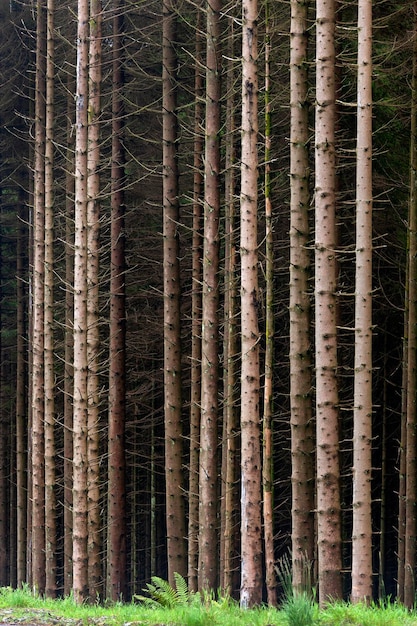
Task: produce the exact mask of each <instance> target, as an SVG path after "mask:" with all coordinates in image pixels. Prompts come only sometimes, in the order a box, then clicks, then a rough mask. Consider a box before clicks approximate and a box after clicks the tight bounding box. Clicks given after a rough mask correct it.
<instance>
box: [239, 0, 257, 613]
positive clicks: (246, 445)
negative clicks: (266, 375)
mask: <svg viewBox="0 0 417 626" xmlns="http://www.w3.org/2000/svg"><path fill="white" fill-rule="evenodd" d="M242 17H243V27H242V154H241V159H242V164H241V194H240V250H241V354H242V372H241V434H242V458H241V469H242V474H241V480H242V496H241V515H242V518H241V539H242V553H241V556H242V570H241V588H240V604H241V606H242V607H243V608H247V607H251V606H254V605H257V604H260V603H261V601H262V582H263V581H262V537H261V452H260V408H259V400H260V372H259V340H260V334H259V328H258V306H259V290H258V241H257V232H258V226H257V210H258V185H257V181H258V152H257V141H258V72H257V60H258V50H257V20H258V7H257V2H256V0H243V3H242Z"/></svg>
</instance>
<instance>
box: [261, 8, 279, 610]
mask: <svg viewBox="0 0 417 626" xmlns="http://www.w3.org/2000/svg"><path fill="white" fill-rule="evenodd" d="M265 11H266V34H265V282H266V303H265V308H266V323H265V326H266V328H265V382H264V414H263V455H262V473H263V523H264V544H265V569H266V576H265V578H266V580H265V582H266V591H267V597H268V605H269V606H276V605H277V580H276V574H275V556H274V490H273V485H274V462H273V432H272V415H273V365H274V237H273V230H272V216H273V212H272V197H271V164H270V159H271V114H272V110H271V102H270V51H271V40H270V39H271V33H270V24H269V5H268V4H267V5H266V8H265Z"/></svg>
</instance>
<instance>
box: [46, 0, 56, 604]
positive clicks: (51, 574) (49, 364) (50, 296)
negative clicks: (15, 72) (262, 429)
mask: <svg viewBox="0 0 417 626" xmlns="http://www.w3.org/2000/svg"><path fill="white" fill-rule="evenodd" d="M54 19H55V3H54V0H48V2H47V41H46V141H45V267H44V329H45V330H44V334H45V339H44V360H45V406H44V412H45V425H44V430H45V559H46V573H45V575H46V589H45V591H46V595H47V597H49V598H54V597H55V596H56V592H57V590H56V574H57V571H56V568H57V564H56V553H57V536H56V532H57V529H56V493H55V484H56V471H55V455H56V448H55V370H54V195H55V189H54V80H55V33H54V28H55V27H54Z"/></svg>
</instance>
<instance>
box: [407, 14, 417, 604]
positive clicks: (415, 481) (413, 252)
mask: <svg viewBox="0 0 417 626" xmlns="http://www.w3.org/2000/svg"><path fill="white" fill-rule="evenodd" d="M414 7H415V21H414V54H413V77H412V85H411V134H410V197H409V215H408V259H407V261H408V290H407V291H408V293H407V311H408V330H407V339H408V341H407V396H406V397H407V404H406V461H405V472H406V474H405V476H406V479H405V546H404V604H405V605H406V606H407V607H409V608H412V607H413V606H414V604H415V592H416V584H415V570H416V544H417V538H416V536H417V522H416V514H417V504H416V491H417V474H416V472H417V437H416V423H417V412H416V370H417V122H416V118H417V61H416V58H417V56H416V55H417V17H416V16H417V7H416V5H415V4H414Z"/></svg>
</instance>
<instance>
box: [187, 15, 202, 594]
mask: <svg viewBox="0 0 417 626" xmlns="http://www.w3.org/2000/svg"><path fill="white" fill-rule="evenodd" d="M196 11H197V20H196V26H195V37H196V39H195V52H194V54H195V60H196V62H195V69H194V72H195V74H194V81H195V82H194V98H195V104H194V175H193V240H192V281H193V284H192V293H191V308H192V314H191V406H190V475H189V476H190V477H189V481H190V483H189V489H188V493H189V496H188V588H189V590H190V591H197V589H198V528H199V526H198V501H199V495H198V489H199V457H200V417H201V326H202V318H201V283H202V268H201V258H202V248H203V244H202V241H203V240H202V221H203V220H202V217H203V216H202V195H203V172H202V168H203V161H202V155H203V149H204V142H203V135H202V133H201V127H202V124H203V120H204V107H203V102H202V98H203V90H204V80H203V74H202V69H201V66H202V64H203V63H202V59H203V35H202V21H203V19H202V18H203V12H202V9H201V6H200V5H198V6H197V7H196Z"/></svg>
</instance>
